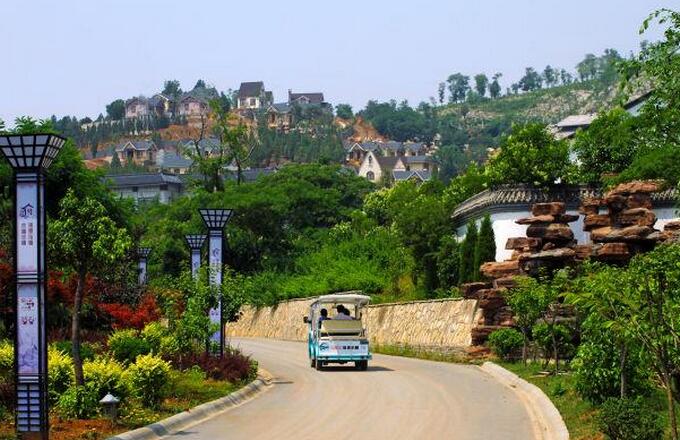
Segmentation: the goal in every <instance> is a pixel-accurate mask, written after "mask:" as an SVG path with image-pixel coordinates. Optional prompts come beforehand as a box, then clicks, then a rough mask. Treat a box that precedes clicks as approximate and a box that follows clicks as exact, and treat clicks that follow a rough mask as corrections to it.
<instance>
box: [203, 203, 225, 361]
mask: <svg viewBox="0 0 680 440" xmlns="http://www.w3.org/2000/svg"><path fill="white" fill-rule="evenodd" d="M198 212H199V213H200V214H201V217H202V218H203V222H204V223H205V226H206V227H207V228H208V244H209V251H208V261H209V263H210V284H211V285H213V286H217V287H218V288H219V286H221V285H222V237H223V234H224V226H225V225H226V224H227V222H228V221H229V219H230V218H231V215H232V214H233V211H232V210H231V209H199V210H198ZM210 322H212V323H213V324H219V326H220V327H219V330H218V331H217V332H216V333H215V334H214V335H212V337H211V338H210V339H211V341H213V342H216V343H217V344H218V345H219V350H220V353H219V354H220V357H221V356H222V355H223V354H224V335H223V332H224V325H223V322H222V297H221V295H220V297H219V298H218V300H217V307H215V308H213V309H210Z"/></svg>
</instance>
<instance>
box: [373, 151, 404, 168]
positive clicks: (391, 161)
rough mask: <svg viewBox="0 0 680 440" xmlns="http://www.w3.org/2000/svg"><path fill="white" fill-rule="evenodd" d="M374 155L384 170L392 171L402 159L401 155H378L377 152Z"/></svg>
mask: <svg viewBox="0 0 680 440" xmlns="http://www.w3.org/2000/svg"><path fill="white" fill-rule="evenodd" d="M374 157H375V160H376V161H377V162H378V165H379V166H380V169H382V170H383V171H392V170H393V169H394V167H395V165H397V162H399V159H401V157H399V156H378V155H377V154H376V155H374Z"/></svg>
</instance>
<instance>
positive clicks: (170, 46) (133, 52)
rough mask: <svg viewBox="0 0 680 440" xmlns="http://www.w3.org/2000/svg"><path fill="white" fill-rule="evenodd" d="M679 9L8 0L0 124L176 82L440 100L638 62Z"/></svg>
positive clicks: (334, 96)
mask: <svg viewBox="0 0 680 440" xmlns="http://www.w3.org/2000/svg"><path fill="white" fill-rule="evenodd" d="M679 6H680V0H674V1H661V0H659V1H654V0H570V1H568V2H566V1H559V2H558V1H554V0H512V1H508V0H474V1H471V0H440V1H434V0H432V1H431V0H417V1H402V0H391V1H384V0H363V1H355V0H345V1H328V0H288V1H281V0H277V1H273V0H257V1H252V0H251V1H239V2H234V1H218V0H214V1H209V0H191V1H175V0H87V1H85V0H83V1H80V0H61V1H54V0H30V1H27V0H0V17H1V18H2V25H1V26H0V43H1V46H0V51H1V52H2V56H1V57H0V63H2V64H3V66H2V68H0V119H3V120H5V121H6V122H7V123H8V124H9V125H11V122H12V121H13V120H14V118H15V117H17V116H21V115H31V116H33V117H36V118H45V117H49V116H50V115H52V114H56V115H58V116H63V115H75V116H78V117H84V116H90V117H96V116H97V115H98V114H99V113H105V106H106V104H108V103H110V102H111V101H113V100H115V99H117V98H123V99H126V98H130V97H132V96H136V95H140V94H143V95H146V96H151V95H153V94H154V93H157V92H159V91H160V90H161V89H162V87H163V82H164V81H165V80H167V79H178V80H179V81H180V82H181V84H182V88H183V89H184V90H189V89H191V88H192V87H193V85H194V84H195V83H196V80H197V79H199V78H203V79H205V81H206V82H207V83H208V84H213V85H214V86H216V87H217V88H218V90H227V89H229V88H232V89H237V88H238V86H239V84H240V83H241V82H242V81H260V80H261V81H264V83H265V86H266V88H267V89H268V90H272V91H273V92H274V98H275V101H277V102H280V101H285V100H286V98H287V95H286V94H287V90H288V89H293V91H299V92H316V91H320V92H323V93H324V94H325V97H326V100H327V101H328V102H331V103H333V104H338V103H349V104H351V105H352V106H353V107H354V109H355V110H358V109H360V108H362V107H363V106H365V104H366V102H367V101H368V100H369V99H376V100H380V101H384V100H389V99H396V100H397V101H401V100H403V99H407V100H408V101H409V103H411V104H412V105H417V104H418V103H419V102H420V101H427V100H428V99H429V97H430V96H435V95H436V92H437V85H438V83H439V82H440V81H443V80H445V79H446V77H447V76H448V75H450V74H451V73H455V72H462V73H464V74H468V75H470V76H473V75H475V74H477V73H480V72H484V73H486V74H487V75H488V76H491V75H492V74H493V73H495V72H501V73H503V78H502V79H501V84H502V86H503V88H504V89H505V87H507V86H509V85H510V84H511V83H512V82H515V81H517V80H518V79H519V78H520V77H521V76H522V73H523V71H524V68H525V67H527V66H533V67H536V68H538V69H540V70H542V69H543V67H545V65H546V64H550V65H552V66H553V67H556V66H557V67H564V68H567V69H569V70H573V69H574V66H575V65H576V63H578V62H579V61H580V60H581V59H582V58H583V56H584V55H585V54H586V53H595V54H599V53H601V52H602V51H603V50H604V49H605V48H608V47H612V48H615V49H617V50H619V52H620V53H621V54H623V55H628V54H629V53H630V52H631V51H632V50H636V49H637V48H638V47H639V44H640V41H641V40H642V39H643V38H645V39H648V40H655V39H658V38H659V36H660V30H659V29H658V28H654V29H652V31H651V32H650V33H649V34H646V35H645V36H644V37H641V36H640V35H639V34H638V29H639V27H640V24H641V22H642V20H643V19H644V18H645V17H646V16H647V15H648V14H649V13H650V12H651V11H653V10H654V9H657V8H659V7H668V8H675V9H678V7H679Z"/></svg>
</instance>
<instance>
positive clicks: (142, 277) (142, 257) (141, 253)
mask: <svg viewBox="0 0 680 440" xmlns="http://www.w3.org/2000/svg"><path fill="white" fill-rule="evenodd" d="M150 253H151V248H148V247H140V248H138V249H137V256H138V257H139V263H138V270H139V285H140V286H143V285H144V284H146V262H147V258H148V257H149V254H150Z"/></svg>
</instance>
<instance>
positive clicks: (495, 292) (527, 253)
mask: <svg viewBox="0 0 680 440" xmlns="http://www.w3.org/2000/svg"><path fill="white" fill-rule="evenodd" d="M531 214H532V216H531V217H527V218H523V219H519V220H517V221H516V223H518V224H520V225H528V228H527V236H526V237H514V238H510V239H508V241H507V243H506V249H508V250H512V251H513V253H512V257H511V258H510V260H506V261H502V262H490V263H484V264H483V265H482V266H481V267H480V272H481V273H482V275H483V276H484V277H485V278H487V279H491V280H492V281H490V282H482V283H470V284H466V285H463V286H462V293H463V296H464V298H467V299H477V300H478V301H479V304H478V306H479V308H480V309H481V311H482V313H481V317H480V319H479V321H478V322H477V327H475V328H474V329H473V330H472V343H473V344H482V343H484V342H485V341H486V339H487V337H488V336H489V334H490V333H491V332H493V331H494V330H497V329H499V328H502V327H509V326H512V325H513V324H514V322H513V316H512V310H510V307H508V305H507V303H506V302H505V296H504V295H505V292H506V291H507V290H508V289H509V288H512V287H513V286H514V283H515V282H514V277H515V276H516V275H529V276H537V275H539V274H540V273H542V272H547V273H549V272H552V271H554V270H556V269H560V268H563V267H565V266H568V265H571V264H573V263H574V262H575V261H576V259H577V255H578V254H577V252H576V241H575V240H574V232H573V231H572V230H571V228H570V227H569V223H571V222H574V221H576V220H578V216H577V215H571V214H567V213H566V206H565V204H564V203H562V202H552V203H537V204H534V205H533V206H532V209H531Z"/></svg>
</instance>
